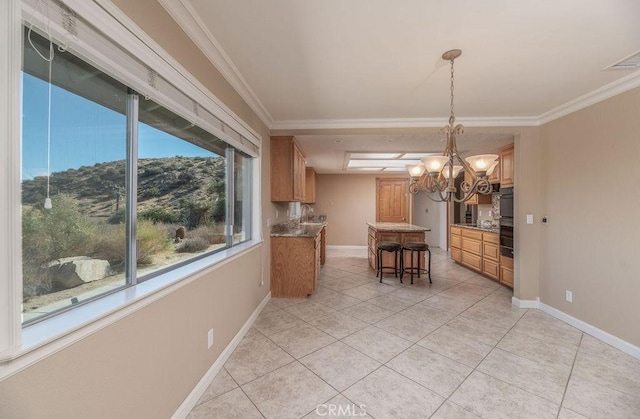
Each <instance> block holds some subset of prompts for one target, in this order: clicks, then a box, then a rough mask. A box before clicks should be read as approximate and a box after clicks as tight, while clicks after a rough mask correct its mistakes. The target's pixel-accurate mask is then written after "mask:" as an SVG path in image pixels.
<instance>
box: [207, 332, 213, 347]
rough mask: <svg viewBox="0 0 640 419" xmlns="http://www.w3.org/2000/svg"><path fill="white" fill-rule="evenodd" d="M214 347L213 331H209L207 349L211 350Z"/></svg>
mask: <svg viewBox="0 0 640 419" xmlns="http://www.w3.org/2000/svg"><path fill="white" fill-rule="evenodd" d="M212 346H213V329H209V332H208V333H207V349H211V347H212Z"/></svg>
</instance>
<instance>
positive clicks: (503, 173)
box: [500, 144, 514, 188]
mask: <svg viewBox="0 0 640 419" xmlns="http://www.w3.org/2000/svg"><path fill="white" fill-rule="evenodd" d="M513 160H514V154H513V144H510V145H508V146H506V147H503V148H501V149H500V188H513V170H514V167H513Z"/></svg>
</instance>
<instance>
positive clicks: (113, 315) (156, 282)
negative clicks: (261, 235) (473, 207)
mask: <svg viewBox="0 0 640 419" xmlns="http://www.w3.org/2000/svg"><path fill="white" fill-rule="evenodd" d="M261 244H262V240H252V241H248V242H246V243H242V244H239V245H237V246H234V247H232V248H230V249H225V250H223V251H220V252H218V253H215V254H212V255H211V256H208V257H205V258H202V259H199V260H196V261H194V262H192V263H189V264H186V265H184V266H181V267H179V268H176V269H174V270H171V271H170V272H166V273H164V274H161V275H158V276H157V277H154V278H152V279H150V280H148V281H145V282H143V283H141V284H138V285H135V286H132V287H129V288H125V289H122V290H120V291H116V292H114V293H113V294H110V295H107V296H105V297H102V298H99V299H97V300H95V301H92V302H89V303H87V304H84V305H81V306H79V307H77V308H74V309H72V310H69V311H66V312H63V313H60V314H59V315H56V316H54V317H51V318H50V319H46V320H43V321H40V322H38V323H35V324H33V325H29V326H26V327H24V328H23V329H22V345H21V346H20V347H18V348H16V349H15V350H14V351H13V353H12V354H11V355H10V356H9V357H8V358H6V359H3V360H1V361H0V380H2V379H4V378H6V377H8V376H11V375H13V374H15V373H17V372H18V371H20V370H22V369H24V368H26V367H28V366H29V365H32V364H34V363H36V362H37V361H39V360H41V359H43V358H46V357H47V356H49V355H51V354H53V353H55V352H57V351H59V350H61V349H64V348H65V347H67V346H69V345H71V344H73V343H74V342H77V341H79V340H81V339H83V338H85V337H86V336H88V335H90V334H92V333H95V332H96V331H98V330H100V329H102V328H104V327H106V326H108V325H110V324H113V323H115V322H116V321H118V320H120V319H122V318H124V317H126V316H127V315H129V314H131V313H133V312H135V311H137V310H140V309H141V308H143V307H145V306H147V305H149V304H151V303H152V302H154V301H157V300H159V299H160V298H162V297H164V296H165V295H167V294H169V293H171V292H173V291H175V290H176V289H178V288H180V287H183V286H185V285H187V284H189V283H190V282H191V280H192V278H193V277H194V275H195V274H197V273H199V272H202V271H205V270H210V269H216V268H217V267H219V266H220V265H222V264H224V263H226V262H229V261H232V260H234V259H236V258H238V257H240V256H242V255H243V254H245V253H246V252H248V251H249V250H251V249H253V248H255V247H257V246H259V245H261Z"/></svg>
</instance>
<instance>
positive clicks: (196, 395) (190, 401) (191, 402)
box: [171, 292, 271, 419]
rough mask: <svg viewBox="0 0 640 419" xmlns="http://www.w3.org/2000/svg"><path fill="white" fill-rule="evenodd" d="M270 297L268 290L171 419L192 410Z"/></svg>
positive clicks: (184, 416) (180, 416)
mask: <svg viewBox="0 0 640 419" xmlns="http://www.w3.org/2000/svg"><path fill="white" fill-rule="evenodd" d="M270 299H271V292H269V293H268V294H267V295H266V296H265V297H264V299H263V300H262V301H261V302H260V305H259V306H258V307H256V309H255V310H253V313H252V314H251V316H250V317H249V318H248V319H247V321H246V322H245V323H244V325H242V328H241V329H240V330H239V331H238V333H236V336H235V337H234V338H233V339H232V340H231V342H229V344H228V345H227V347H226V348H224V351H222V353H221V354H220V356H219V357H218V359H216V361H215V362H214V363H213V365H211V368H209V370H208V371H207V372H206V373H205V374H204V376H203V377H202V378H201V379H200V381H199V382H198V384H196V386H195V387H194V388H193V390H191V393H189V395H188V396H187V397H186V398H185V399H184V401H183V402H182V404H181V405H180V407H178V410H176V411H175V413H174V414H173V415H172V416H171V418H172V419H185V418H186V417H187V416H189V413H190V412H191V410H193V408H194V407H195V406H196V404H197V403H198V400H200V397H202V395H203V394H204V392H205V391H206V390H207V388H208V387H209V384H211V382H212V381H213V379H214V378H216V375H218V372H220V370H221V369H222V366H223V365H224V364H225V362H227V360H228V359H229V357H230V356H231V354H232V353H233V351H234V350H235V349H236V347H237V346H238V344H239V343H240V341H241V340H242V338H244V336H245V335H246V334H247V332H248V331H249V329H250V328H251V326H252V325H253V322H255V321H256V319H257V318H258V316H259V315H260V312H262V309H263V308H264V306H266V305H267V303H268V302H269V300H270Z"/></svg>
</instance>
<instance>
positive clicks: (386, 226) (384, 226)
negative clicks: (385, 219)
mask: <svg viewBox="0 0 640 419" xmlns="http://www.w3.org/2000/svg"><path fill="white" fill-rule="evenodd" d="M367 225H368V226H369V227H371V228H373V229H375V230H378V231H394V232H402V233H406V232H412V231H431V229H430V228H428V227H421V226H417V225H413V224H407V223H378V222H375V223H374V222H370V223H367Z"/></svg>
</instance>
